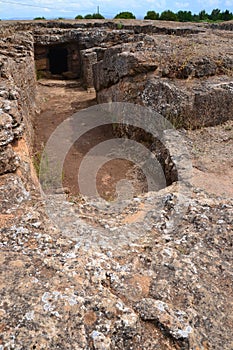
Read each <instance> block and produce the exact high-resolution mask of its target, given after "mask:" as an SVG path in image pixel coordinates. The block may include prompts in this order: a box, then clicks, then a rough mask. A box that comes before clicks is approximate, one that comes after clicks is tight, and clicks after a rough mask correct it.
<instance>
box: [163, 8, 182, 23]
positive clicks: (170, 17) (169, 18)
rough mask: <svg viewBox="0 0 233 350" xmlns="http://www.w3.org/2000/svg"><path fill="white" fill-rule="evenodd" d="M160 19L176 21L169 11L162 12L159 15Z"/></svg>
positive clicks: (172, 13)
mask: <svg viewBox="0 0 233 350" xmlns="http://www.w3.org/2000/svg"><path fill="white" fill-rule="evenodd" d="M160 19H161V20H162V21H178V17H177V15H176V14H175V13H174V12H172V11H170V10H166V11H163V12H162V13H161V15H160Z"/></svg>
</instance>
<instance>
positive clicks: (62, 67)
mask: <svg viewBox="0 0 233 350" xmlns="http://www.w3.org/2000/svg"><path fill="white" fill-rule="evenodd" d="M48 58H49V70H50V72H51V73H52V74H62V73H64V72H67V71H68V61H67V58H68V51H67V49H66V48H64V47H52V48H50V49H49V55H48Z"/></svg>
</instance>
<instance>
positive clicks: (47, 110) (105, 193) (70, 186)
mask: <svg viewBox="0 0 233 350" xmlns="http://www.w3.org/2000/svg"><path fill="white" fill-rule="evenodd" d="M38 101H40V102H39V103H40V107H41V112H40V113H39V114H38V115H37V116H36V117H35V118H34V125H33V127H34V146H33V150H34V151H33V153H34V165H35V167H36V170H37V173H39V166H40V160H41V155H42V153H43V150H44V147H45V146H46V143H47V141H48V140H49V138H50V136H51V135H52V133H53V132H54V131H55V130H56V128H57V127H58V126H59V125H60V124H61V123H62V122H63V121H64V120H66V119H67V118H69V117H71V116H72V115H73V114H74V113H77V112H78V111H80V110H83V109H84V108H88V107H90V106H93V105H95V104H96V99H95V92H92V93H90V92H87V91H86V90H84V89H83V88H82V86H81V82H80V81H62V80H40V81H39V82H38ZM118 138H128V139H131V140H135V141H136V142H138V143H141V144H142V145H143V146H145V147H146V148H147V149H148V150H150V152H153V154H155V156H156V158H157V160H158V161H159V163H160V164H161V168H162V169H163V173H164V176H165V178H166V185H167V186H169V185H171V184H172V183H173V182H175V181H177V180H178V175H177V171H176V167H175V165H174V164H173V162H172V160H171V157H170V155H169V151H168V150H167V149H166V148H165V146H163V144H162V143H161V142H160V141H158V140H156V139H154V138H153V136H152V135H151V134H149V133H147V132H146V131H145V130H142V129H139V128H134V127H132V128H130V132H129V130H126V129H125V130H124V128H122V126H121V127H117V128H116V126H115V125H113V124H107V125H101V126H99V127H96V128H93V129H92V130H90V131H88V132H86V133H85V134H83V135H82V136H81V137H80V138H79V139H78V140H77V141H76V142H75V143H74V144H73V145H72V147H71V148H70V150H69V152H68V153H67V155H66V158H65V162H64V164H63V172H62V177H63V178H62V185H63V187H64V188H65V191H66V192H67V193H69V195H70V196H78V195H79V194H80V188H79V184H78V174H79V168H80V165H81V162H82V161H83V159H84V158H85V157H86V155H87V153H88V152H89V151H90V150H92V149H93V148H94V147H96V146H97V145H99V144H100V143H102V142H104V141H107V140H113V139H118ZM98 157H99V156H98V155H97V156H96V157H95V159H94V161H95V162H98V161H99V160H98ZM168 159H169V161H167V160H168ZM155 176H156V175H155ZM125 179H126V180H128V181H130V182H131V183H132V185H133V188H134V196H138V195H140V194H143V193H146V192H148V184H147V179H146V176H145V174H144V173H143V170H142V169H140V167H139V166H138V165H136V164H134V162H133V161H130V160H127V159H121V158H120V157H117V158H116V159H113V160H110V161H108V162H106V163H105V164H104V165H103V166H102V167H101V168H100V170H99V171H98V174H97V176H96V186H97V190H98V193H99V195H100V197H102V198H104V199H105V200H109V201H112V200H114V199H116V197H117V193H116V186H117V183H118V182H120V181H121V180H125Z"/></svg>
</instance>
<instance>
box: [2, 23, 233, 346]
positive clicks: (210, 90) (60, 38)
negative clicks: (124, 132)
mask: <svg viewBox="0 0 233 350" xmlns="http://www.w3.org/2000/svg"><path fill="white" fill-rule="evenodd" d="M124 23H125V24H124V25H123V28H122V29H121V30H118V29H117V23H116V22H108V21H105V22H101V21H97V22H96V23H94V22H40V23H32V22H21V23H20V22H17V23H13V24H11V23H4V22H3V23H1V27H0V37H1V40H0V113H1V114H0V232H1V240H0V248H1V253H0V269H1V276H0V279H1V283H0V294H1V298H0V330H1V332H0V348H2V349H23V348H24V349H58V348H59V349H98V350H101V349H109V350H110V349H111V350H113V349H114V350H115V349H119V350H120V349H121V350H122V349H125V350H129V349H133V350H138V349H145V350H153V349H164V350H165V349H166V350H169V349H171V350H175V349H193V350H194V349H195V350H197V349H203V350H210V349H226V350H230V349H232V348H233V343H232V328H233V323H232V304H233V299H232V272H233V271H232V225H233V221H232V220H233V207H232V199H231V198H230V196H228V195H226V196H225V197H216V196H212V195H210V194H208V193H206V192H204V191H201V190H198V189H196V188H193V187H191V185H190V194H189V195H187V197H185V196H184V197H185V198H183V202H182V201H181V202H179V191H178V190H177V185H176V184H173V185H172V186H170V187H168V188H166V189H164V190H163V191H161V193H160V194H159V199H160V200H161V203H162V210H161V213H160V214H159V215H157V216H156V215H155V214H156V213H154V212H153V211H152V212H151V214H150V215H151V216H150V217H151V222H152V223H153V225H152V226H153V227H152V228H151V229H150V230H148V231H147V233H146V234H145V236H144V237H140V239H138V240H136V239H135V241H130V242H127V241H126V242H125V243H124V241H123V242H122V245H121V247H120V248H119V247H118V246H117V245H115V243H114V242H113V239H112V241H111V239H110V238H111V237H110V238H109V237H108V244H107V245H106V244H105V242H103V240H102V241H99V242H96V241H95V240H94V238H93V237H94V229H93V230H91V231H90V232H88V236H87V239H86V241H85V244H81V243H79V240H78V239H77V240H75V239H74V238H72V237H73V236H74V235H75V234H76V236H77V237H79V233H80V234H83V232H84V231H85V228H83V227H81V226H75V225H74V226H73V228H72V230H73V232H69V234H70V236H68V233H67V232H65V231H66V227H65V224H64V232H63V231H61V230H59V229H58V228H57V227H56V226H55V224H54V223H53V222H51V221H50V220H49V218H48V216H47V214H46V210H45V202H44V200H43V198H41V197H40V195H39V194H38V184H37V182H36V179H35V176H34V172H33V166H32V162H31V159H30V150H31V143H32V139H33V129H32V123H31V121H32V118H33V117H34V114H35V110H36V108H38V106H36V104H35V95H36V74H35V67H34V64H35V62H34V53H36V50H38V48H41V47H43V49H44V48H45V47H50V46H52V47H54V46H56V45H63V46H66V45H68V46H69V48H73V47H75V52H74V57H73V58H72V55H71V56H70V63H69V64H71V66H70V67H73V68H74V67H75V64H77V66H76V67H78V69H79V74H80V77H81V78H82V82H83V84H84V85H85V86H86V87H87V88H92V87H93V86H94V87H95V88H96V91H97V98H98V102H99V103H102V102H109V101H127V102H134V103H138V104H141V105H144V106H148V107H150V108H152V109H153V110H155V111H157V112H160V113H162V114H163V115H164V116H167V117H169V119H170V120H172V121H173V122H174V124H175V125H176V126H178V127H183V126H187V127H190V128H195V127H203V126H204V125H215V124H219V123H222V122H224V121H226V120H232V106H231V104H232V94H233V89H232V68H233V67H232V62H233V51H232V45H231V44H232V33H231V31H232V23H229V24H226V25H225V26H223V25H215V26H207V25H199V24H198V25H189V24H176V23H162V22H158V24H156V26H155V25H153V24H152V23H151V22H137V21H135V22H131V21H129V22H124ZM207 43H208V46H207ZM42 52H43V50H42ZM37 53H38V51H37ZM77 55H78V56H77ZM40 59H44V58H43V57H42V58H41V57H40ZM36 63H37V64H38V62H36ZM47 64H48V62H47V61H46V62H41V61H40V65H39V66H38V67H40V68H41V67H42V68H43V69H41V70H42V71H44V72H47V73H48V72H49V67H47ZM72 64H74V65H73V66H72ZM73 68H71V69H73ZM39 70H40V69H39ZM64 73H67V74H66V77H69V73H70V72H64ZM71 73H72V72H71ZM227 127H228V129H229V128H231V127H232V125H231V124H229V126H227ZM205 130H208V128H207V129H205ZM210 130H211V129H210ZM231 130H232V129H229V132H231ZM210 132H211V131H210ZM221 132H222V131H221ZM226 132H227V131H226ZM224 135H225V134H224ZM229 135H230V134H229ZM229 135H228V138H225V136H224V140H223V142H225V143H226V144H227V145H228V148H229V149H232V148H230V144H232V138H231V136H229ZM216 153H217V152H216ZM221 156H222V157H223V155H221ZM231 162H232V159H231V158H229V164H231ZM206 176H207V177H208V174H207V175H206ZM156 200H158V198H157V197H156V195H155V194H153V193H149V194H147V196H141V197H139V198H136V199H135V201H134V202H133V204H132V203H131V204H129V205H128V206H127V207H126V209H125V211H124V213H122V215H117V216H116V217H111V216H108V215H103V216H101V214H99V216H98V217H97V215H96V210H95V203H93V202H91V201H90V202H89V203H88V202H87V203H84V204H82V207H77V211H78V210H80V212H81V215H82V216H84V217H86V219H87V220H89V219H90V213H91V210H92V211H93V212H92V215H93V216H92V218H94V221H95V220H96V222H97V221H98V225H100V226H101V227H104V226H106V225H108V226H110V228H111V229H112V232H114V230H115V229H116V228H118V229H119V227H120V226H121V224H122V225H123V224H124V225H126V223H130V222H133V221H134V220H135V217H136V216H140V215H141V211H142V208H144V207H145V206H146V204H147V203H151V202H152V203H153V201H154V202H155V201H156ZM184 202H188V203H189V205H188V206H185V210H184V207H183V206H184ZM177 203H178V204H177ZM72 205H74V204H72ZM181 212H182V215H181V217H180V220H179V222H178V223H177V222H175V221H173V219H174V216H176V215H177V216H180V213H181ZM62 214H63V215H64V218H65V212H64V213H62ZM64 222H65V220H64ZM139 227H140V225H137V224H135V225H134V227H132V232H134V231H135V232H136V231H137V230H138V229H139ZM130 230H131V226H130V225H129V226H125V231H126V233H128V234H129V235H130V233H131V232H130ZM133 230H134V231H133ZM127 231H129V232H127Z"/></svg>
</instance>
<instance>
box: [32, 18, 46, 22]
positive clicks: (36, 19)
mask: <svg viewBox="0 0 233 350" xmlns="http://www.w3.org/2000/svg"><path fill="white" fill-rule="evenodd" d="M42 19H43V20H44V19H46V18H45V17H35V18H34V21H40V20H42Z"/></svg>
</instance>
